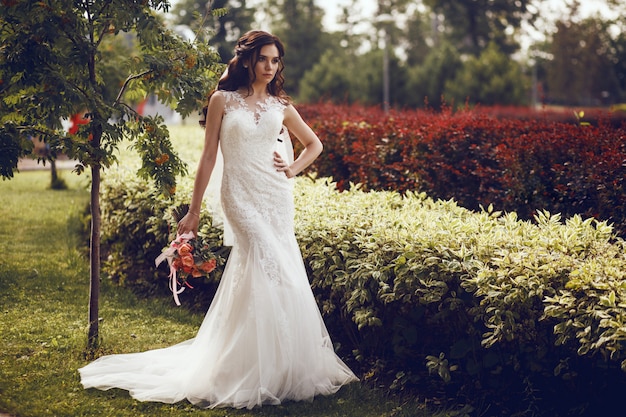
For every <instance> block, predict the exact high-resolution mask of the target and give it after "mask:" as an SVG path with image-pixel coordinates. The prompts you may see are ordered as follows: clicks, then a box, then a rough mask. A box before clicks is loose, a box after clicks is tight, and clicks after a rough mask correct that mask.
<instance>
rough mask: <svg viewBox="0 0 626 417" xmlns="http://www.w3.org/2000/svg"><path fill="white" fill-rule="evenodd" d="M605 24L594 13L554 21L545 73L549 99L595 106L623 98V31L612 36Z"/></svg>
mask: <svg viewBox="0 0 626 417" xmlns="http://www.w3.org/2000/svg"><path fill="white" fill-rule="evenodd" d="M574 13H575V12H574ZM608 26H609V24H608V22H606V21H603V20H601V19H599V18H597V17H591V18H587V19H584V20H582V21H579V22H577V21H576V20H575V19H573V18H572V17H571V16H570V17H569V18H566V19H563V20H561V21H558V22H557V23H556V33H554V35H553V37H552V42H551V46H550V50H549V52H550V53H551V55H552V56H553V59H552V60H551V61H550V62H549V63H548V64H547V75H546V76H547V79H546V85H547V93H548V97H549V100H550V101H551V102H554V103H558V104H570V105H586V106H597V105H606V104H612V103H618V102H619V101H620V100H622V99H623V97H624V91H625V90H624V88H623V86H624V78H626V72H625V68H624V63H623V62H620V59H622V58H623V57H624V45H623V41H622V42H620V37H619V36H622V38H621V39H623V34H622V35H619V36H617V37H612V36H611V35H610V33H609V30H608Z"/></svg>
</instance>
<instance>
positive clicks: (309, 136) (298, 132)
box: [274, 105, 324, 178]
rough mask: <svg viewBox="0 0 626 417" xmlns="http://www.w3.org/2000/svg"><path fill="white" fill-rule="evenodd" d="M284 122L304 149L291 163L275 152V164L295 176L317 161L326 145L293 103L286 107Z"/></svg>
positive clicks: (281, 170)
mask: <svg viewBox="0 0 626 417" xmlns="http://www.w3.org/2000/svg"><path fill="white" fill-rule="evenodd" d="M284 124H285V126H286V127H287V129H288V130H289V132H291V133H293V134H294V135H295V136H296V137H297V138H298V140H299V141H300V143H302V145H303V146H304V150H303V151H302V152H300V155H298V158H296V160H295V161H294V162H293V163H292V164H291V165H289V163H288V162H287V161H285V160H283V159H282V158H281V156H280V154H278V152H274V165H275V166H276V170H277V171H279V172H284V173H285V175H287V177H288V178H293V177H295V176H296V175H298V174H299V173H300V172H302V171H304V169H305V168H306V167H308V166H309V165H311V164H312V163H313V161H315V159H316V158H317V157H318V156H319V155H320V154H321V153H322V150H323V149H324V146H323V145H322V142H321V141H320V139H319V138H318V137H317V135H316V134H315V132H313V130H312V129H311V128H310V127H309V125H307V124H306V123H305V122H304V120H302V117H301V116H300V113H298V111H297V110H296V109H295V107H293V106H292V105H289V106H288V107H287V108H286V109H285V121H284Z"/></svg>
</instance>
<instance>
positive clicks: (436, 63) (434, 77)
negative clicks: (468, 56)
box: [406, 41, 506, 108]
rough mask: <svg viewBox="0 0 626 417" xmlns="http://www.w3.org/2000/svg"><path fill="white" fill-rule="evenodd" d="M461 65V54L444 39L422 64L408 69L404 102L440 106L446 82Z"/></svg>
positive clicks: (409, 104)
mask: <svg viewBox="0 0 626 417" xmlns="http://www.w3.org/2000/svg"><path fill="white" fill-rule="evenodd" d="M462 66H463V61H462V60H461V56H460V55H459V53H458V51H457V50H456V48H454V47H453V46H452V45H451V44H450V43H448V42H445V41H444V42H442V43H441V44H440V45H439V46H438V47H437V48H433V49H432V50H431V51H430V53H429V54H428V55H427V57H426V59H425V61H424V63H423V64H421V65H418V66H411V67H409V69H408V74H407V78H408V79H407V91H408V92H409V95H408V96H407V101H406V104H407V105H408V106H411V107H420V106H422V105H424V104H425V103H428V105H429V106H432V107H433V108H440V107H441V105H442V104H443V103H444V102H445V101H446V97H445V96H444V95H445V87H446V82H450V80H453V79H454V78H455V77H456V74H457V72H458V71H459V69H460V68H461V67H462ZM503 93H506V92H503Z"/></svg>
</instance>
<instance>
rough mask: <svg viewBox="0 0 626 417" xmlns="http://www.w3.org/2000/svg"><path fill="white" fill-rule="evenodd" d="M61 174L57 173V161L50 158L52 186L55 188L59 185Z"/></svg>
mask: <svg viewBox="0 0 626 417" xmlns="http://www.w3.org/2000/svg"><path fill="white" fill-rule="evenodd" d="M58 180H59V175H58V174H57V163H56V161H55V160H54V159H50V188H52V189H53V190H54V189H55V187H56V186H57V181H58Z"/></svg>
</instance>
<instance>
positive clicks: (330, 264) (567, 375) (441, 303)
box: [102, 173, 626, 415]
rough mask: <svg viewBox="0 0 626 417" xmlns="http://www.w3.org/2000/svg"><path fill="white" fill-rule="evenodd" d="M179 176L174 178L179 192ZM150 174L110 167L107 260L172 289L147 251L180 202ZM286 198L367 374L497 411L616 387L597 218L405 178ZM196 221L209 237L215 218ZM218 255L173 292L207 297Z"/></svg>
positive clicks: (602, 230) (557, 405) (571, 401)
mask: <svg viewBox="0 0 626 417" xmlns="http://www.w3.org/2000/svg"><path fill="white" fill-rule="evenodd" d="M190 187H191V184H190V179H185V180H184V181H183V183H182V184H180V186H179V189H180V190H183V192H181V193H180V194H183V195H186V193H185V192H184V190H187V191H188V190H189V189H190ZM150 188H151V187H150V186H149V185H148V184H146V183H143V182H142V181H140V180H137V179H136V178H135V177H134V175H132V174H131V173H128V174H122V175H120V176H119V177H118V178H114V177H113V176H110V177H107V179H106V181H105V184H104V193H105V194H104V196H103V197H104V198H103V199H102V200H103V202H104V205H103V220H104V222H103V240H104V241H105V242H106V243H107V244H108V245H107V246H108V253H109V261H108V262H106V270H107V271H108V272H109V274H110V275H111V276H112V277H115V279H117V280H118V281H119V282H121V283H123V284H124V285H130V286H132V287H134V288H136V289H139V290H141V291H142V292H143V293H144V294H146V295H148V294H167V293H168V288H167V279H166V276H167V271H166V270H165V269H162V270H156V269H155V268H154V266H153V260H154V258H155V257H156V255H158V253H160V251H161V248H163V247H164V246H165V245H166V244H167V242H168V241H169V238H170V236H168V231H169V230H168V224H171V218H169V217H168V216H169V215H168V214H164V210H166V208H167V207H169V206H171V205H172V204H174V205H175V204H177V203H176V202H174V203H172V202H167V201H164V200H161V199H160V198H159V197H158V196H157V195H156V193H155V192H152V191H150ZM295 199H296V207H297V215H296V234H297V239H298V241H299V243H300V246H301V250H302V253H303V257H304V260H305V264H306V265H307V268H308V271H309V273H310V278H311V285H312V287H313V289H314V292H315V295H316V298H317V300H318V303H319V306H320V309H321V310H322V312H323V315H324V317H325V321H326V323H327V325H328V327H329V330H330V332H331V334H332V337H333V340H334V341H335V342H336V343H337V348H338V350H339V352H340V354H341V355H342V356H343V357H344V358H346V360H347V361H348V363H349V364H350V365H351V366H352V367H353V368H354V369H355V370H357V372H359V373H360V375H362V377H363V379H364V380H366V381H370V382H372V383H375V384H378V385H380V384H382V385H384V386H386V387H390V388H392V389H394V390H397V391H404V392H411V393H418V394H419V395H422V396H426V397H441V396H450V397H454V399H455V401H456V402H457V403H458V402H463V401H467V402H468V403H472V404H474V405H476V406H478V407H479V406H480V405H481V403H483V404H484V403H490V404H491V406H492V407H493V408H492V409H491V410H490V412H491V411H495V410H498V413H501V414H502V415H513V413H514V412H518V411H520V410H526V409H535V408H536V409H537V410H541V412H542V413H548V412H549V413H551V414H550V415H559V413H567V412H569V411H571V409H573V408H577V409H578V410H582V409H587V408H589V407H591V409H593V410H594V411H597V412H601V410H602V407H604V405H608V406H611V405H613V404H614V402H613V401H614V400H615V399H618V398H621V397H620V396H619V395H618V394H617V393H618V392H621V391H622V390H623V389H624V388H625V387H626V377H625V374H624V372H622V371H621V370H620V367H622V368H623V367H624V364H625V363H626V362H625V360H626V351H625V349H624V348H625V345H626V344H625V341H626V323H625V321H626V277H625V276H624V275H625V274H626V255H625V253H626V252H625V249H626V248H625V243H624V241H623V240H621V239H616V240H614V239H612V237H611V236H612V233H613V231H612V228H611V227H610V226H608V225H607V224H606V223H604V222H598V221H595V220H592V219H587V220H583V219H582V218H581V217H579V216H574V217H572V218H570V219H568V220H567V221H565V222H562V221H561V218H560V217H559V216H558V215H550V214H548V213H547V212H541V213H539V214H538V215H537V216H536V222H534V223H531V222H529V221H521V220H519V219H518V218H517V217H516V215H515V214H507V215H502V214H501V213H498V212H494V211H493V209H491V208H488V209H487V210H484V211H480V212H472V211H469V210H467V209H465V208H462V207H460V206H458V205H457V204H456V203H455V202H453V201H451V200H448V201H442V200H438V201H435V200H432V199H430V198H427V197H426V196H425V195H424V194H415V193H412V192H410V191H407V192H406V193H404V195H401V194H400V193H397V192H364V191H363V190H361V189H360V188H359V187H353V188H351V189H349V190H345V191H344V192H338V191H337V190H336V188H335V184H333V183H330V182H328V181H327V180H317V181H315V182H312V181H309V180H308V179H305V178H299V179H298V181H297V182H296V192H295ZM209 220H210V216H209V214H208V213H206V211H205V210H203V213H202V221H203V223H205V224H206V223H208V222H209ZM204 231H205V233H208V234H210V236H212V239H214V242H215V243H216V246H217V245H219V243H220V238H221V232H220V231H219V230H218V229H211V228H209V227H205V229H204ZM218 269H219V271H216V273H215V275H214V276H212V277H211V279H209V280H206V281H205V282H204V283H203V285H205V286H206V287H203V286H197V287H196V289H194V290H191V291H189V292H187V291H186V292H185V293H183V294H182V302H183V304H184V305H190V306H192V307H194V308H206V306H207V305H208V303H209V302H210V299H211V297H212V295H213V289H214V288H213V287H214V286H215V284H216V282H217V281H218V280H219V274H220V273H221V268H218ZM581 393H585V394H584V395H581ZM611 394H615V395H616V396H615V398H611ZM493 415H496V413H493ZM563 415H565V414H563Z"/></svg>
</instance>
